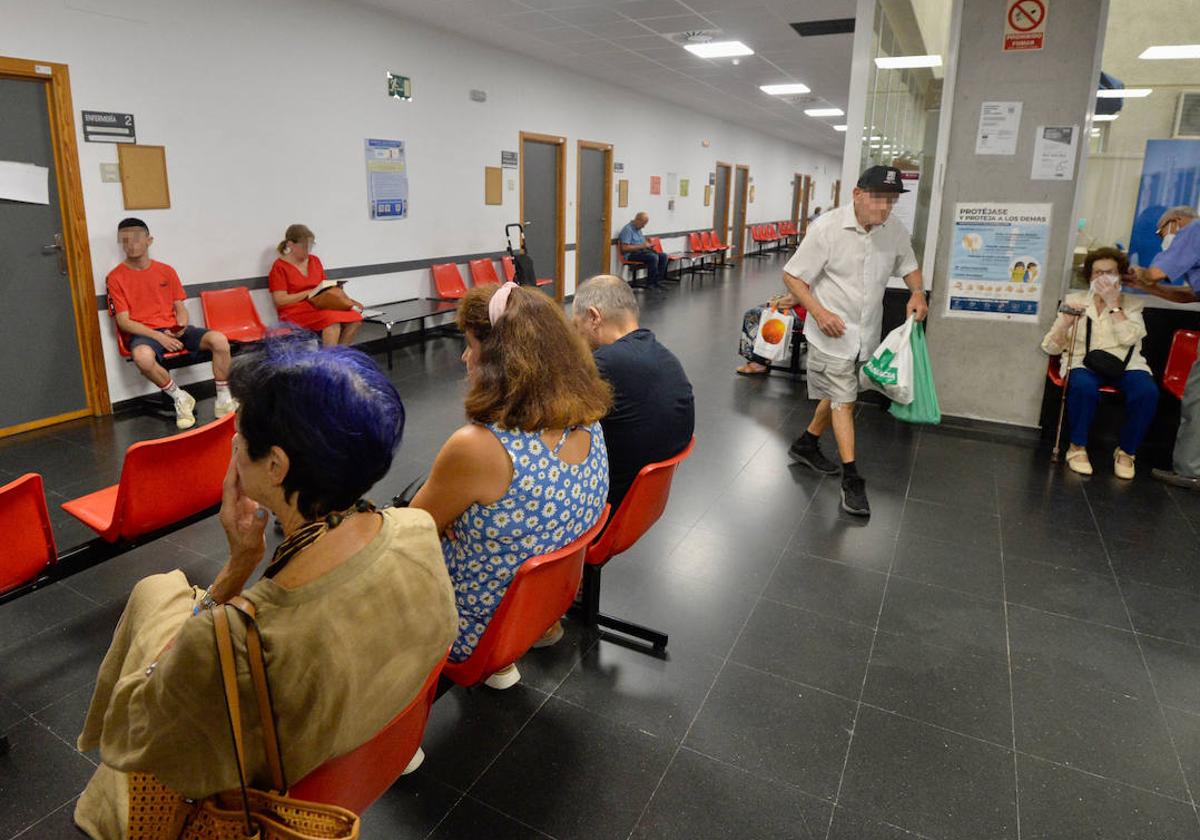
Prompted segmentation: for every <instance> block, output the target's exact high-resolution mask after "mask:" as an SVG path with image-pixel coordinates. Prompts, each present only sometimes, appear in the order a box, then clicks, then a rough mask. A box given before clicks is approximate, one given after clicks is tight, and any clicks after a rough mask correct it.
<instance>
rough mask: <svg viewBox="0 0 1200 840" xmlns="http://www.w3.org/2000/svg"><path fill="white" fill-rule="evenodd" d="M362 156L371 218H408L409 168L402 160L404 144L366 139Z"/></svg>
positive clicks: (397, 141)
mask: <svg viewBox="0 0 1200 840" xmlns="http://www.w3.org/2000/svg"><path fill="white" fill-rule="evenodd" d="M364 154H365V156H366V161H367V198H368V200H369V204H370V210H371V218H372V219H404V218H407V216H408V166H407V164H406V163H405V160H404V141H403V140H377V139H368V140H367V141H366V142H365V152H364Z"/></svg>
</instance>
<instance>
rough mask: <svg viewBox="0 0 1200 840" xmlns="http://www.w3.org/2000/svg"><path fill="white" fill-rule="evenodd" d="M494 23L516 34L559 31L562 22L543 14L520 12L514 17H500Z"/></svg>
mask: <svg viewBox="0 0 1200 840" xmlns="http://www.w3.org/2000/svg"><path fill="white" fill-rule="evenodd" d="M496 23H498V24H500V25H501V26H504V27H507V28H509V29H515V30H517V31H518V32H537V31H539V30H542V29H559V28H561V27H562V21H560V20H555V19H554V18H552V17H550V15H548V14H545V13H544V12H522V13H521V14H516V15H500V16H499V17H497V18H496Z"/></svg>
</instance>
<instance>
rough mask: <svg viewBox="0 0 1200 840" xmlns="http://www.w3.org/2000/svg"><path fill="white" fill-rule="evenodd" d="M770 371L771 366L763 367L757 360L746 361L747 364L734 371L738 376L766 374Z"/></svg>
mask: <svg viewBox="0 0 1200 840" xmlns="http://www.w3.org/2000/svg"><path fill="white" fill-rule="evenodd" d="M770 372H771V369H770V368H767V367H763V366H762V365H760V364H758V363H757V362H746V364H744V365H742V366H741V367H740V368H738V369H737V370H736V371H734V373H736V374H737V375H738V376H764V375H766V374H768V373H770Z"/></svg>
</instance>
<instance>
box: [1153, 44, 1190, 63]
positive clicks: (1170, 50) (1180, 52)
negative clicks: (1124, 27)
mask: <svg viewBox="0 0 1200 840" xmlns="http://www.w3.org/2000/svg"><path fill="white" fill-rule="evenodd" d="M1138 58H1145V59H1165V58H1200V44H1166V45H1160V46H1157V47H1148V48H1147V49H1146V50H1144V51H1143V52H1142V54H1141V55H1139V56H1138Z"/></svg>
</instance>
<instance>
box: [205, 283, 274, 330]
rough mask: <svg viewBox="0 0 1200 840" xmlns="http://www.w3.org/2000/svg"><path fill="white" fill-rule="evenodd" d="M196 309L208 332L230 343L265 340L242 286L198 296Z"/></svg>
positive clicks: (260, 321) (245, 290) (254, 309)
mask: <svg viewBox="0 0 1200 840" xmlns="http://www.w3.org/2000/svg"><path fill="white" fill-rule="evenodd" d="M200 308H201V309H203V310H204V323H205V324H206V325H207V326H208V328H209V329H210V330H216V331H217V332H219V333H221V334H222V335H224V336H225V337H226V338H227V339H229V340H230V341H239V342H245V343H249V342H254V341H262V340H263V339H264V338H266V337H267V334H268V330H267V326H266V324H264V323H263V322H262V319H261V318H259V317H258V310H257V309H256V308H255V307H254V301H253V300H252V299H251V298H250V290H249V289H247V288H246V287H245V286H237V287H235V288H232V289H221V290H220V291H216V292H201V293H200Z"/></svg>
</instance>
